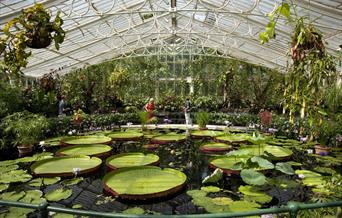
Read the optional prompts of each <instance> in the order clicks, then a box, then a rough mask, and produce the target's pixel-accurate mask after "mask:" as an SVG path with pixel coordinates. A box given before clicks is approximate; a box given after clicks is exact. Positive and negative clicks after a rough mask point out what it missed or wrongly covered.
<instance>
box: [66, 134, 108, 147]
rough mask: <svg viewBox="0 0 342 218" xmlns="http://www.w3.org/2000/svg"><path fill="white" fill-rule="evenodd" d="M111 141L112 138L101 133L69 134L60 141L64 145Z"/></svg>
mask: <svg viewBox="0 0 342 218" xmlns="http://www.w3.org/2000/svg"><path fill="white" fill-rule="evenodd" d="M111 141H112V139H111V138H110V137H107V136H103V135H86V136H71V137H67V138H63V139H62V142H63V144H65V145H93V144H108V143H110V142H111Z"/></svg>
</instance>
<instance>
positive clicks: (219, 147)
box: [200, 143, 232, 153]
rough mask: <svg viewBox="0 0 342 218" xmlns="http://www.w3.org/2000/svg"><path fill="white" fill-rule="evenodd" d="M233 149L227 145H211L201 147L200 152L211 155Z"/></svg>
mask: <svg viewBox="0 0 342 218" xmlns="http://www.w3.org/2000/svg"><path fill="white" fill-rule="evenodd" d="M231 149H232V146H231V145H228V144H225V143H209V144H205V145H203V146H201V147H200V150H201V151H203V152H207V153H211V152H224V151H229V150H231Z"/></svg>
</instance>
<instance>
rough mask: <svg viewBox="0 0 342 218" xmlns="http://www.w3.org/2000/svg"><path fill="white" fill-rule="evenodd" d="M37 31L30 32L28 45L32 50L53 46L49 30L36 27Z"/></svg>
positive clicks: (27, 35)
mask: <svg viewBox="0 0 342 218" xmlns="http://www.w3.org/2000/svg"><path fill="white" fill-rule="evenodd" d="M34 29H35V30H33V31H31V32H28V33H27V34H26V37H27V38H28V40H27V41H26V45H27V46H28V47H30V48H36V49H39V48H46V47H48V46H49V45H50V44H51V41H52V39H51V34H50V31H49V30H48V29H44V28H42V27H40V28H39V27H36V28H34ZM37 29H38V30H37Z"/></svg>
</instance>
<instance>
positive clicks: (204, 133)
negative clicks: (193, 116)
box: [191, 130, 223, 138]
mask: <svg viewBox="0 0 342 218" xmlns="http://www.w3.org/2000/svg"><path fill="white" fill-rule="evenodd" d="M220 135H223V132H221V131H214V130H195V131H193V132H191V136H195V137H200V138H202V137H215V136H220Z"/></svg>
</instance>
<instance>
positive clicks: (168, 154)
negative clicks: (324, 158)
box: [12, 140, 311, 214]
mask: <svg viewBox="0 0 342 218" xmlns="http://www.w3.org/2000/svg"><path fill="white" fill-rule="evenodd" d="M146 143H148V142H147V141H145V142H125V143H116V142H114V143H113V154H117V153H124V152H137V151H140V152H145V153H146V152H152V153H155V154H157V155H158V156H159V157H160V167H162V168H165V167H171V168H174V169H179V170H181V171H183V172H184V173H185V174H186V175H187V177H188V181H187V185H186V187H185V189H184V190H183V191H182V192H180V193H177V194H175V195H173V196H169V197H168V198H161V199H157V200H154V201H150V202H127V201H126V202H124V201H121V200H120V199H114V200H113V199H110V198H106V195H104V194H103V190H102V181H101V179H102V178H103V176H104V175H105V173H106V167H105V166H102V168H101V170H99V171H98V172H96V173H93V174H92V175H90V176H88V177H85V179H84V180H83V181H82V182H81V183H79V184H78V185H73V186H70V187H68V188H72V189H73V194H72V196H71V197H70V198H68V199H66V200H62V201H60V202H57V203H51V205H55V206H60V207H69V208H71V207H72V206H73V205H75V204H81V205H82V209H87V210H95V211H100V212H114V211H115V212H121V211H123V210H125V209H127V208H131V207H134V206H138V207H141V208H143V209H144V210H145V211H147V212H149V213H153V212H158V213H162V214H194V213H206V211H205V210H204V209H203V208H199V207H197V206H195V205H194V204H193V203H192V202H191V200H192V199H191V197H189V196H188V195H187V194H186V191H187V190H192V189H199V188H200V187H201V181H202V180H203V178H204V177H206V176H207V175H208V174H210V173H211V172H210V170H209V169H208V160H209V158H210V156H209V155H207V154H203V153H202V152H200V151H199V149H198V148H199V146H200V145H201V144H204V143H208V141H203V140H197V141H194V140H187V141H186V142H184V143H174V144H167V145H160V146H159V147H158V148H157V149H156V150H154V151H147V150H146V149H143V148H142V145H144V144H146ZM55 150H56V148H50V149H49V150H48V151H51V152H54V151H55ZM300 157H301V154H300V153H298V154H296V152H295V155H293V158H294V159H293V160H294V161H298V160H300ZM28 166H29V165H27V167H28ZM266 176H267V177H272V178H274V177H282V178H283V179H285V180H294V179H295V176H288V175H283V174H281V173H277V172H272V173H268V174H266ZM241 184H244V183H243V182H242V180H241V178H239V177H238V176H233V177H225V178H224V179H223V181H222V182H221V183H220V184H219V186H220V188H222V189H225V190H230V191H233V192H237V189H238V187H239V186H240V185H241ZM60 186H61V185H60V184H54V185H50V186H48V187H42V188H41V190H42V191H43V192H44V193H46V192H48V191H50V190H53V189H55V188H57V187H60ZM12 189H14V190H18V189H24V190H25V189H33V188H32V187H30V186H27V185H21V186H16V187H12ZM266 193H267V194H269V195H271V196H273V200H272V201H271V202H270V203H268V204H265V205H263V207H270V206H279V205H282V204H286V203H287V202H288V201H290V200H291V201H301V202H305V201H307V200H308V199H309V197H310V195H311V192H310V190H309V189H308V188H306V187H303V186H298V187H296V188H288V189H286V190H283V189H279V188H276V187H272V186H270V187H269V188H268V189H267V190H266ZM210 196H212V197H214V196H219V197H225V196H227V197H231V198H233V199H239V198H240V196H239V195H238V194H231V193H223V192H220V193H211V194H210ZM152 211H153V212H152Z"/></svg>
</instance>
